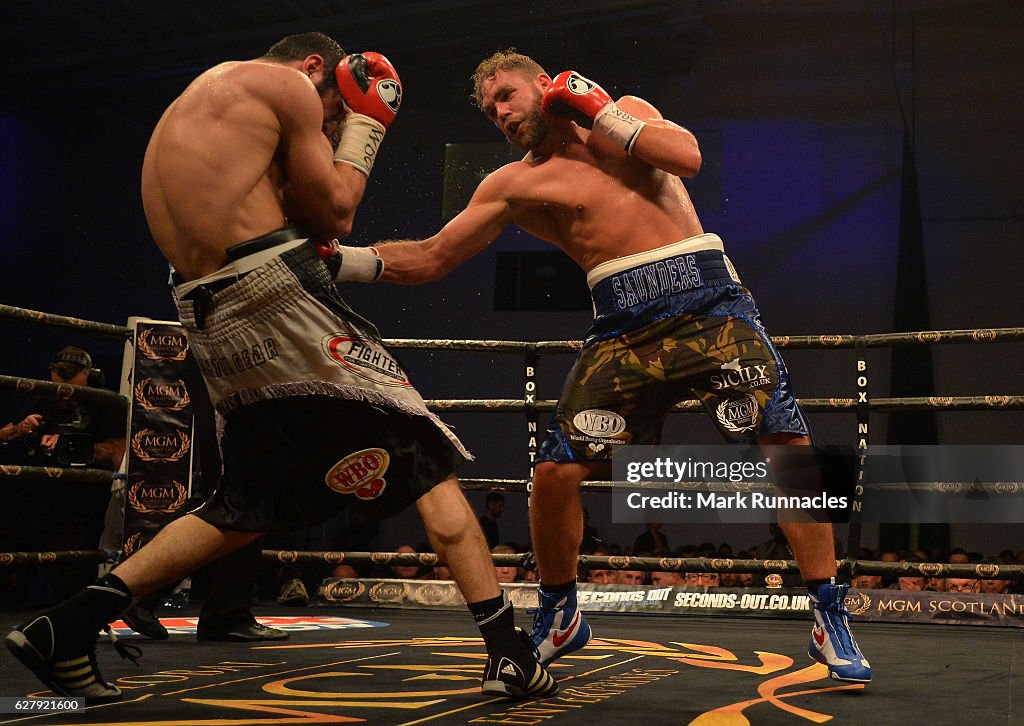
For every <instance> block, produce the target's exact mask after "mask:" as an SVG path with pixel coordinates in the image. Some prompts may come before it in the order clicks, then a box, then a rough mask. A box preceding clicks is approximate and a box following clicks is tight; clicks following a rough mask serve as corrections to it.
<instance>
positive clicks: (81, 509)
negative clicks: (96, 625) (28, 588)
mask: <svg viewBox="0 0 1024 726" xmlns="http://www.w3.org/2000/svg"><path fill="white" fill-rule="evenodd" d="M49 372H50V380H51V381H52V382H53V383H63V384H70V385H73V386H89V387H92V388H102V387H103V372H102V371H101V370H100V369H98V368H95V367H94V366H93V363H92V357H91V356H90V355H89V354H88V353H87V352H86V351H85V350H83V349H81V348H78V347H76V346H67V347H65V348H63V349H62V350H61V351H60V352H59V353H57V355H55V356H54V358H53V360H52V361H51V362H50V366H49ZM16 421H17V423H9V424H7V425H6V426H4V427H3V428H2V429H0V442H4V449H5V451H4V461H6V462H8V463H17V464H24V465H30V466H48V467H67V466H72V465H77V466H88V467H90V468H94V469H109V470H110V471H114V470H116V469H117V468H118V467H120V465H121V459H122V458H123V457H124V451H125V428H126V421H127V410H126V408H125V404H124V403H123V402H118V401H110V402H107V401H92V400H90V401H81V400H78V399H77V398H76V397H74V396H72V397H70V398H57V397H55V396H53V395H41V396H39V397H37V398H36V399H35V400H33V401H32V403H31V404H29V406H28V407H27V408H26V409H25V411H24V412H23V414H22V415H21V416H19V417H18V418H17V419H16ZM11 484H12V485H13V486H9V487H8V489H7V490H6V492H5V506H4V507H3V508H2V513H0V552H10V551H30V552H31V551H53V550H77V549H83V550H94V549H96V548H97V547H98V546H99V540H100V535H101V533H102V532H103V525H104V514H105V512H106V509H107V503H108V502H109V500H110V484H109V483H102V484H99V483H97V484H94V483H84V482H74V483H65V482H61V481H59V480H54V479H51V478H44V479H26V480H19V481H18V482H12V483H11ZM48 573H49V579H50V585H51V587H52V588H53V592H54V595H56V596H57V599H63V598H64V597H67V596H68V595H70V594H72V593H74V592H77V591H78V590H79V589H81V588H82V587H83V586H84V585H86V584H88V583H89V582H91V581H92V580H93V579H95V577H96V565H95V564H94V563H89V562H68V563H59V564H54V565H50V566H48ZM26 574H27V573H26Z"/></svg>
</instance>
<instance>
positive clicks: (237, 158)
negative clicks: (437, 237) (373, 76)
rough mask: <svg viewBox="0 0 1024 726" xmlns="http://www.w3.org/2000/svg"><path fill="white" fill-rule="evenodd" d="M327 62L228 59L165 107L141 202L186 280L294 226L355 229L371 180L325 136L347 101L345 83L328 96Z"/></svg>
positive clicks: (329, 232) (324, 231)
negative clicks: (337, 157) (233, 251)
mask: <svg viewBox="0 0 1024 726" xmlns="http://www.w3.org/2000/svg"><path fill="white" fill-rule="evenodd" d="M318 59H319V56H310V58H307V59H306V60H305V61H294V62H291V63H278V62H272V61H263V60H254V61H240V62H229V63H222V64H221V65H218V66H215V67H214V68H211V69H210V70H208V71H206V72H205V73H203V74H202V75H200V76H199V77H198V78H197V79H196V80H195V81H193V82H192V84H190V85H189V86H188V88H186V89H185V91H184V92H183V93H182V94H181V96H180V97H178V98H177V99H176V100H175V101H174V102H173V103H172V104H171V105H170V107H168V109H167V110H166V111H165V112H164V115H163V117H162V118H161V119H160V122H159V123H158V124H157V127H156V129H155V130H154V132H153V135H152V138H151V139H150V142H149V146H148V148H147V149H146V156H145V160H144V162H143V167H142V202H143V206H144V208H145V212H146V219H147V220H148V222H149V226H150V230H151V231H152V234H153V237H154V239H155V241H156V244H157V246H158V247H159V248H160V251H161V252H162V253H163V254H164V256H165V257H166V258H167V261H168V262H170V263H171V264H172V265H173V266H174V268H175V269H176V270H177V271H178V273H179V274H180V275H181V276H182V277H183V278H184V279H185V280H193V279H196V278H198V277H202V276H204V275H208V274H210V273H212V272H214V271H215V270H217V269H218V268H220V267H221V266H222V265H223V264H224V261H225V255H224V250H225V249H227V248H228V247H230V246H231V245H234V244H237V243H239V242H243V241H245V240H248V239H251V238H253V237H257V236H259V235H262V234H265V233H267V232H270V231H272V230H274V229H277V228H279V227H282V226H284V225H285V224H287V223H288V222H289V221H293V222H301V223H303V224H304V225H306V226H307V227H308V228H310V230H311V231H314V232H316V233H318V234H321V235H323V236H325V237H328V238H329V237H336V236H341V235H343V234H346V233H347V232H348V230H349V229H350V228H351V223H352V217H353V216H354V214H355V209H356V206H357V204H358V202H359V200H360V198H361V197H362V192H363V189H364V188H365V184H366V176H365V175H364V174H361V173H359V172H358V171H356V170H355V169H354V168H352V167H350V166H347V165H344V164H338V165H335V164H334V163H333V160H332V154H333V150H332V148H331V144H330V142H329V141H328V138H327V136H326V134H325V132H330V131H331V130H333V126H334V125H335V124H336V123H337V121H338V119H339V118H340V116H341V113H342V110H341V101H340V96H339V94H338V92H337V89H336V88H333V89H331V88H329V89H327V90H326V91H325V92H324V94H323V96H321V94H320V93H318V92H317V87H316V86H315V85H314V83H315V82H316V81H317V80H319V79H320V78H322V76H323V71H322V67H318V66H317V60H318ZM320 62H321V63H322V60H321V61H320ZM318 74H319V75H318Z"/></svg>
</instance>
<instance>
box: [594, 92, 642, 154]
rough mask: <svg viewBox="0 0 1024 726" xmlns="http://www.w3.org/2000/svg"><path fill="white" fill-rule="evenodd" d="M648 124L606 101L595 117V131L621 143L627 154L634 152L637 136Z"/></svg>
mask: <svg viewBox="0 0 1024 726" xmlns="http://www.w3.org/2000/svg"><path fill="white" fill-rule="evenodd" d="M646 125H647V122H646V121H641V120H640V119H638V118H635V117H633V116H630V115H629V114H628V113H626V112H625V111H623V110H621V109H620V108H619V107H618V106H616V105H615V104H614V103H606V104H605V105H604V108H602V109H601V110H600V111H598V112H597V116H595V117H594V131H599V132H601V133H602V134H604V135H605V136H607V137H608V138H609V139H611V140H612V141H614V142H616V143H617V144H620V145H621V146H622V148H623V149H624V150H625V151H626V153H627V154H632V153H633V146H634V145H635V144H636V137H637V136H639V135H640V131H641V130H642V129H643V127H644V126H646Z"/></svg>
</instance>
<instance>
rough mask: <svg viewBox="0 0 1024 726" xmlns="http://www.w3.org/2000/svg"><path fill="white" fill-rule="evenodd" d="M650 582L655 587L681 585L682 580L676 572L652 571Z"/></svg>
mask: <svg viewBox="0 0 1024 726" xmlns="http://www.w3.org/2000/svg"><path fill="white" fill-rule="evenodd" d="M651 584H652V585H654V586H655V587H676V586H677V585H682V584H683V580H682V578H681V577H680V576H679V573H678V572H652V573H651Z"/></svg>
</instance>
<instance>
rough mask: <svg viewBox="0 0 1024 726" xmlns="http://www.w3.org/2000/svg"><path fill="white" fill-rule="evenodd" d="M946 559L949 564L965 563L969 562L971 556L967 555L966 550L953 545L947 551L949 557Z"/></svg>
mask: <svg viewBox="0 0 1024 726" xmlns="http://www.w3.org/2000/svg"><path fill="white" fill-rule="evenodd" d="M946 561H947V562H948V563H949V564H951V565H966V564H969V563H970V561H971V558H970V557H969V556H968V555H967V550H965V549H962V548H960V547H954V548H953V549H951V550H950V551H949V557H948V558H947V560H946Z"/></svg>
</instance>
